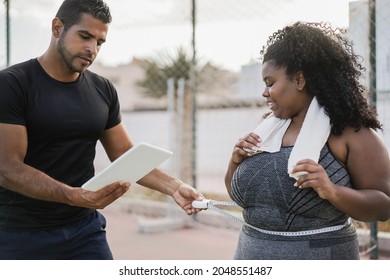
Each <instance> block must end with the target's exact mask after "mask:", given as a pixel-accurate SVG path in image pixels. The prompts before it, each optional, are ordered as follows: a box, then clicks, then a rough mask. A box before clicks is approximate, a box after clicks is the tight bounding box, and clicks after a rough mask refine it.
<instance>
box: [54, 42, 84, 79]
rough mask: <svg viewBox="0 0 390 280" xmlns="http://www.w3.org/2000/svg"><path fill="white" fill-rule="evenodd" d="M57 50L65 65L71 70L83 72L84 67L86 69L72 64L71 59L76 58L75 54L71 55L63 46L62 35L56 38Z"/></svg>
mask: <svg viewBox="0 0 390 280" xmlns="http://www.w3.org/2000/svg"><path fill="white" fill-rule="evenodd" d="M58 52H59V54H60V56H61V58H62V61H63V62H64V63H65V65H66V66H67V67H68V69H69V70H70V71H72V72H77V73H81V72H83V71H84V70H85V69H87V67H76V66H75V65H74V64H73V60H74V59H75V58H76V56H74V55H72V54H71V53H70V52H69V51H68V50H67V49H66V46H65V43H64V38H63V36H61V37H60V38H59V40H58Z"/></svg>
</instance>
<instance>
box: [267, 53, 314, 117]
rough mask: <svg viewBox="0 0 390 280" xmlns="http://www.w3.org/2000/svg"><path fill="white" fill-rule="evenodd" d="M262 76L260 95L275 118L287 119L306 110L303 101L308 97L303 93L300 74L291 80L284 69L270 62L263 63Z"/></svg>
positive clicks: (302, 81)
mask: <svg viewBox="0 0 390 280" xmlns="http://www.w3.org/2000/svg"><path fill="white" fill-rule="evenodd" d="M262 76H263V81H264V83H265V89H264V92H263V94H262V95H263V96H264V97H265V98H266V99H267V101H266V102H267V105H268V107H269V109H270V110H271V111H272V112H273V113H274V115H275V117H277V118H281V119H289V118H293V117H295V116H296V115H298V114H299V113H300V112H301V111H302V110H304V109H307V102H305V99H306V100H307V96H308V95H307V93H305V92H304V82H305V81H304V78H303V75H302V74H300V75H298V74H297V75H295V76H296V77H295V76H294V77H292V78H291V77H289V76H287V75H286V72H285V67H281V68H278V67H276V66H275V64H274V63H273V62H272V61H266V62H264V63H263V68H262ZM303 98H305V99H303Z"/></svg>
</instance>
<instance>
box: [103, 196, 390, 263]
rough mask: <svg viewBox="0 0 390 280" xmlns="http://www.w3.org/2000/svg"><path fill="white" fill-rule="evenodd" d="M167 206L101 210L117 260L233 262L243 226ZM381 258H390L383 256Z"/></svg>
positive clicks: (130, 205)
mask: <svg viewBox="0 0 390 280" xmlns="http://www.w3.org/2000/svg"><path fill="white" fill-rule="evenodd" d="M122 202H123V201H122ZM124 205H126V207H124ZM166 205H167V203H161V204H160V205H159V206H156V205H155V203H151V202H148V201H142V200H141V201H137V202H134V201H125V202H124V203H122V204H116V205H111V206H109V207H107V208H106V209H104V210H102V211H101V212H102V213H103V214H104V216H105V217H106V219H107V229H106V230H107V238H108V241H109V244H110V246H111V250H112V252H113V255H114V259H116V260H232V259H233V256H234V251H235V247H236V244H237V240H238V234H239V227H240V225H237V224H235V225H230V226H229V225H228V224H223V223H222V224H220V225H218V221H219V222H221V221H225V223H226V222H227V221H226V218H224V217H221V216H219V214H218V213H214V212H210V211H211V210H208V211H203V212H201V213H200V214H197V215H198V218H197V219H196V220H195V219H194V217H193V216H187V215H185V214H182V213H180V214H179V215H177V213H176V214H174V215H172V214H169V207H168V210H167V208H166ZM164 207H165V208H164ZM174 207H176V206H174ZM134 209H138V212H137V211H135V210H134ZM175 209H176V208H175ZM167 211H168V212H167ZM156 213H157V214H156ZM167 213H168V214H167ZM164 216H165V217H166V216H170V217H173V218H165V217H164ZM202 219H203V220H202ZM206 220H207V221H206ZM197 221H199V222H197ZM207 223H209V225H206V224H207ZM362 259H369V255H366V256H362ZM379 259H390V256H389V255H385V254H383V253H381V254H380V256H379Z"/></svg>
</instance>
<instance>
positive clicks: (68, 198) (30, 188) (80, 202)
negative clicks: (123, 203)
mask: <svg viewBox="0 0 390 280" xmlns="http://www.w3.org/2000/svg"><path fill="white" fill-rule="evenodd" d="M27 142H28V141H27V130H26V128H25V127H24V126H22V125H13V124H3V123H0V186H1V187H3V188H6V189H8V190H10V191H13V192H17V193H19V194H22V195H25V196H28V197H31V198H35V199H40V200H46V201H53V202H61V203H66V204H69V205H73V206H80V207H86V208H94V209H102V208H104V207H106V206H107V205H109V204H110V203H112V202H113V201H114V200H116V199H117V198H118V197H120V196H122V195H123V194H124V193H125V192H126V191H127V190H128V188H129V184H128V183H123V182H121V183H114V184H111V185H109V186H107V187H105V188H102V189H101V190H99V191H96V192H91V191H87V190H84V189H82V188H74V187H71V186H68V185H66V184H63V183H61V182H58V181H56V180H54V179H53V178H51V177H49V176H48V175H46V174H45V173H43V172H41V171H39V170H37V169H35V168H33V167H31V166H29V165H27V164H25V163H24V158H25V156H26V152H27Z"/></svg>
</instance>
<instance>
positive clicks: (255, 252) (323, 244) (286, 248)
mask: <svg viewBox="0 0 390 280" xmlns="http://www.w3.org/2000/svg"><path fill="white" fill-rule="evenodd" d="M234 259H236V260H358V259H360V256H359V244H358V240H357V236H349V237H342V238H331V239H316V240H305V241H295V240H294V241H275V240H264V239H259V238H256V237H252V236H249V235H248V234H246V233H244V232H243V231H241V233H240V236H239V239H238V245H237V249H236V253H235V256H234Z"/></svg>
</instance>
